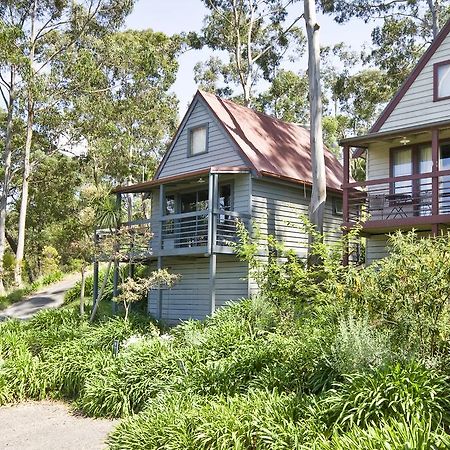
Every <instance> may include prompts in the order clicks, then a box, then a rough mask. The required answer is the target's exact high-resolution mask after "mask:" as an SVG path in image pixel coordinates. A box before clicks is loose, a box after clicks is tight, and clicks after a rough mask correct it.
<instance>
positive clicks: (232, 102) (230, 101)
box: [198, 89, 308, 131]
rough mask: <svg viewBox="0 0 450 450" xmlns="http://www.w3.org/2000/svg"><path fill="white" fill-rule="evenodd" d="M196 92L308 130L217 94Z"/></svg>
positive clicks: (303, 127)
mask: <svg viewBox="0 0 450 450" xmlns="http://www.w3.org/2000/svg"><path fill="white" fill-rule="evenodd" d="M198 91H199V92H200V93H201V94H206V95H212V96H214V97H216V98H217V99H219V100H220V101H222V102H227V103H231V104H232V105H234V106H237V107H238V108H245V109H248V110H249V111H251V112H254V113H255V114H258V115H260V116H264V117H267V118H269V119H271V120H274V121H276V122H281V123H283V124H287V125H293V126H295V127H298V128H301V129H302V130H305V131H308V129H307V128H306V127H305V126H303V125H300V124H298V123H295V122H289V121H287V120H282V119H279V118H278V117H275V116H272V115H271V114H268V113H265V112H262V111H258V110H256V109H254V108H251V107H250V106H245V105H241V104H239V103H236V102H234V101H233V100H230V99H228V98H223V97H220V96H219V95H217V94H215V93H213V92H208V91H204V90H203V89H198Z"/></svg>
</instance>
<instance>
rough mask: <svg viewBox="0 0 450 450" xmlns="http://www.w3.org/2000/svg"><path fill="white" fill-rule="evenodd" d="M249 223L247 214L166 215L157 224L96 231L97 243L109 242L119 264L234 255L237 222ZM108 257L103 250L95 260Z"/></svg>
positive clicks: (139, 222) (127, 224) (142, 222)
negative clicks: (165, 258) (164, 257)
mask: <svg viewBox="0 0 450 450" xmlns="http://www.w3.org/2000/svg"><path fill="white" fill-rule="evenodd" d="M249 221H250V216H249V215H247V214H241V213H238V212H236V211H226V210H220V209H217V210H214V211H210V210H204V211H194V212H189V213H182V214H169V215H166V216H163V217H162V218H161V219H160V220H159V221H156V220H155V221H152V220H151V219H143V220H136V221H132V222H123V223H121V225H120V227H119V228H118V229H108V230H97V231H96V241H97V242H98V243H99V244H102V243H103V244H105V243H106V244H107V245H108V242H107V241H108V239H111V242H112V244H109V247H111V253H117V254H119V255H120V259H121V260H122V261H130V260H133V261H136V262H137V261H143V260H150V259H152V258H155V257H158V256H175V255H194V254H198V255H204V254H211V253H233V243H235V242H237V223H238V222H241V223H243V224H244V226H245V227H248V225H249ZM154 228H156V229H154ZM112 236H114V238H112ZM113 246H115V248H116V250H115V251H114V250H113ZM107 258H108V256H107V255H106V251H105V250H102V255H100V257H99V258H98V259H99V260H105V259H107Z"/></svg>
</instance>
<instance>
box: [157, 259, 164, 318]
mask: <svg viewBox="0 0 450 450" xmlns="http://www.w3.org/2000/svg"><path fill="white" fill-rule="evenodd" d="M162 264H163V261H162V256H158V265H157V268H158V270H161V269H162ZM162 294H163V291H162V289H161V284H159V286H158V305H157V307H158V311H157V317H158V319H159V320H162V303H163V302H162V300H163V298H162Z"/></svg>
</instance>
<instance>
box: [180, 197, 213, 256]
mask: <svg viewBox="0 0 450 450" xmlns="http://www.w3.org/2000/svg"><path fill="white" fill-rule="evenodd" d="M207 210H208V190H207V189H202V190H201V191H195V192H188V193H185V194H180V213H182V214H183V213H194V212H197V211H205V214H198V215H195V214H190V215H189V217H183V218H181V219H180V227H179V229H180V231H179V233H180V239H179V246H180V247H194V246H202V245H207V240H208V213H207Z"/></svg>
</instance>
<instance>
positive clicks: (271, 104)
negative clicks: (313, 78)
mask: <svg viewBox="0 0 450 450" xmlns="http://www.w3.org/2000/svg"><path fill="white" fill-rule="evenodd" d="M308 95H309V94H308V76H307V75H306V74H305V73H300V74H297V73H295V72H293V71H292V70H286V69H280V70H279V71H277V74H276V75H275V77H274V78H273V80H272V82H271V83H270V86H269V87H268V89H267V90H265V91H264V92H261V93H260V94H259V95H258V96H257V97H256V98H255V101H254V106H255V107H256V108H257V109H259V110H261V111H264V112H265V113H267V114H270V115H272V116H274V117H276V118H277V119H280V120H284V121H285V122H294V123H300V124H306V123H307V122H308V120H309V99H308Z"/></svg>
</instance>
